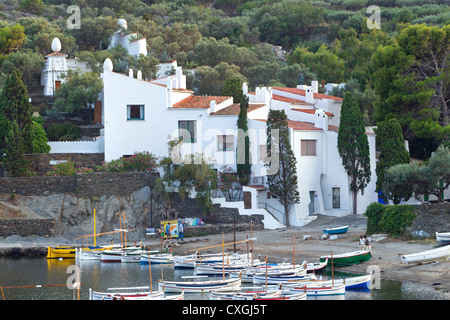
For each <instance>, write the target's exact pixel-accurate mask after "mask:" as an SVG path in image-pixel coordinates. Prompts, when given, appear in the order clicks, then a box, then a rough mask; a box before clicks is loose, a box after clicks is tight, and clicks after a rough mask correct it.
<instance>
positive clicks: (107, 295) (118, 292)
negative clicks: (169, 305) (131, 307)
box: [89, 287, 164, 300]
mask: <svg viewBox="0 0 450 320" xmlns="http://www.w3.org/2000/svg"><path fill="white" fill-rule="evenodd" d="M149 289H150V288H149V287H128V288H111V289H108V290H111V291H114V292H99V291H93V290H92V289H91V288H89V300H114V297H117V296H120V297H123V298H133V297H134V298H138V297H140V298H157V297H163V296H164V292H162V291H153V292H151V291H145V290H149Z"/></svg>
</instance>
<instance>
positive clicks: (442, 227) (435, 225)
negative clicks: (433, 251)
mask: <svg viewBox="0 0 450 320" xmlns="http://www.w3.org/2000/svg"><path fill="white" fill-rule="evenodd" d="M414 207H415V211H414V213H415V214H416V216H417V217H416V218H415V219H414V221H413V223H412V225H411V227H410V228H409V229H410V231H411V232H414V231H416V232H419V231H421V230H422V231H425V232H427V233H429V234H430V235H434V234H435V232H450V203H448V202H446V203H430V204H421V205H417V206H414Z"/></svg>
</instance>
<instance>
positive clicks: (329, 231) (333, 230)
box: [323, 226, 348, 234]
mask: <svg viewBox="0 0 450 320" xmlns="http://www.w3.org/2000/svg"><path fill="white" fill-rule="evenodd" d="M347 231H348V226H343V227H338V228H330V229H323V233H326V234H343V233H346V232H347Z"/></svg>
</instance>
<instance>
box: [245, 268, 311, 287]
mask: <svg viewBox="0 0 450 320" xmlns="http://www.w3.org/2000/svg"><path fill="white" fill-rule="evenodd" d="M313 280H316V276H315V275H314V274H312V273H306V270H303V272H300V273H293V274H283V273H280V274H276V273H270V274H267V275H266V274H258V275H254V276H253V284H265V283H267V284H280V283H292V282H296V281H313Z"/></svg>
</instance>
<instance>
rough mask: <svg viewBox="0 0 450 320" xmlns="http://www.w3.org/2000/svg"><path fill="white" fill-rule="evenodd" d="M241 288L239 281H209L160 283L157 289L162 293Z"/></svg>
mask: <svg viewBox="0 0 450 320" xmlns="http://www.w3.org/2000/svg"><path fill="white" fill-rule="evenodd" d="M240 287H241V279H225V280H223V279H222V280H209V281H165V280H164V281H160V282H159V283H158V288H159V290H161V291H164V292H180V291H182V290H184V292H185V293H189V292H211V291H213V290H218V289H235V288H240Z"/></svg>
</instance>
